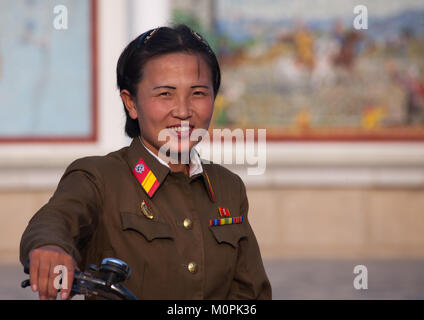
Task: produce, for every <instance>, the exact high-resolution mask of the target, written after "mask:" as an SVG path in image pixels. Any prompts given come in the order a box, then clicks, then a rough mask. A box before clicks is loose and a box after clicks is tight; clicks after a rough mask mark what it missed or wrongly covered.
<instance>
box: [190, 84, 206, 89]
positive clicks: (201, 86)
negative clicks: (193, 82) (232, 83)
mask: <svg viewBox="0 0 424 320" xmlns="http://www.w3.org/2000/svg"><path fill="white" fill-rule="evenodd" d="M190 88H191V89H195V88H205V89H209V86H204V85H197V86H191V87H190Z"/></svg>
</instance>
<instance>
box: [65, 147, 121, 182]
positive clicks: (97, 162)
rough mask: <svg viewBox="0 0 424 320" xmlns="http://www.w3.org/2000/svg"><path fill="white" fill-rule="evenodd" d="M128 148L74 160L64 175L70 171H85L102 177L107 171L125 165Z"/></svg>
mask: <svg viewBox="0 0 424 320" xmlns="http://www.w3.org/2000/svg"><path fill="white" fill-rule="evenodd" d="M127 149H128V147H124V148H122V149H120V150H117V151H114V152H111V153H109V154H107V155H103V156H87V157H83V158H79V159H76V160H74V161H73V162H72V163H71V164H70V165H69V166H68V167H67V169H66V172H65V174H66V173H70V172H72V171H85V172H87V173H91V174H94V175H102V174H103V173H105V172H108V171H114V170H117V169H118V168H119V166H125V165H126V163H127V162H126V158H125V155H126V151H127Z"/></svg>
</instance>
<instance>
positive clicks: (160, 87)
mask: <svg viewBox="0 0 424 320" xmlns="http://www.w3.org/2000/svg"><path fill="white" fill-rule="evenodd" d="M163 88H166V89H173V90H175V89H177V88H175V87H171V86H158V87H154V88H153V90H156V89H163Z"/></svg>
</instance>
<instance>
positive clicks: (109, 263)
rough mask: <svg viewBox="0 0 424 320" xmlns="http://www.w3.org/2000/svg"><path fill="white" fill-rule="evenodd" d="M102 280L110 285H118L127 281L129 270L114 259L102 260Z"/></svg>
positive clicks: (122, 263)
mask: <svg viewBox="0 0 424 320" xmlns="http://www.w3.org/2000/svg"><path fill="white" fill-rule="evenodd" d="M99 271H100V273H101V274H102V275H103V279H104V280H106V281H109V282H111V283H119V282H122V281H124V280H127V279H129V277H130V275H131V268H130V266H129V265H128V264H126V263H125V262H124V261H122V260H119V259H116V258H104V259H103V261H102V263H101V265H100V268H99Z"/></svg>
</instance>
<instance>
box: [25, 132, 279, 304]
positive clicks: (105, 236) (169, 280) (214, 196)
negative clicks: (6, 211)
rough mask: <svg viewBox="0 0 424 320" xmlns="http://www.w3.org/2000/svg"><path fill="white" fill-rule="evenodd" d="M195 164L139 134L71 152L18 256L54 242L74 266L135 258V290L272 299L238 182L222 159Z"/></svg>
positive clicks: (143, 295) (155, 295)
mask: <svg viewBox="0 0 424 320" xmlns="http://www.w3.org/2000/svg"><path fill="white" fill-rule="evenodd" d="M202 168H203V170H202V171H201V173H198V174H195V175H193V176H191V177H189V176H187V175H185V174H184V173H182V172H171V171H170V170H169V168H168V167H167V166H165V165H163V164H161V163H160V162H159V161H158V159H157V158H155V156H154V155H152V154H151V153H150V152H149V151H148V150H147V149H146V148H145V147H144V146H143V145H142V144H141V142H140V141H139V140H138V139H134V140H133V141H132V143H131V145H130V146H129V147H125V148H123V149H121V150H118V151H116V152H112V153H110V154H108V155H106V156H101V157H86V158H82V159H79V160H76V161H74V162H73V163H72V164H71V165H70V166H69V167H68V168H67V170H66V172H65V174H64V175H63V177H62V178H61V180H60V182H59V185H58V187H57V190H56V192H55V193H54V195H53V197H52V198H51V199H50V200H49V202H48V203H47V204H46V205H45V206H43V207H42V208H41V209H40V210H39V211H38V212H37V213H36V214H35V215H34V217H33V218H32V219H31V221H30V222H29V224H28V227H27V228H26V230H25V232H24V234H23V236H22V239H21V251H20V259H21V262H22V263H24V262H25V261H26V259H27V257H28V254H29V252H30V251H31V250H32V249H34V248H37V247H40V246H42V245H47V244H55V245H59V246H61V247H62V248H63V249H64V250H66V251H67V252H68V253H70V254H71V255H72V256H73V257H74V258H75V259H76V261H77V262H78V266H79V268H80V269H81V270H85V269H86V268H87V266H88V265H89V264H91V263H94V264H97V265H99V264H100V262H101V261H102V259H103V258H105V257H115V258H118V259H121V260H124V261H125V262H127V263H128V264H129V265H130V267H131V268H132V275H131V277H130V279H129V280H126V281H125V282H124V285H125V286H127V287H128V288H129V289H130V290H131V291H133V292H134V294H135V295H136V296H137V297H138V298H139V299H270V298H271V286H270V283H269V281H268V278H267V276H266V273H265V270H264V266H263V263H262V259H261V256H260V252H259V248H258V244H257V241H256V238H255V236H254V234H253V231H252V229H251V227H250V225H249V221H248V216H247V213H248V200H247V197H246V190H245V186H244V184H243V182H242V181H241V179H240V178H239V177H238V176H237V175H235V174H233V173H231V172H230V171H228V170H227V169H225V168H223V167H222V166H219V165H216V164H202ZM142 203H143V205H142ZM219 208H221V210H220V209H219ZM222 208H224V209H225V210H224V212H225V213H229V215H230V217H232V218H236V219H233V221H234V222H237V223H232V224H223V225H213V224H214V222H213V221H214V220H215V224H216V222H217V221H221V220H216V219H223V218H227V220H226V221H227V223H228V221H230V222H231V220H230V219H228V217H222V216H221V214H222ZM240 217H242V218H240ZM211 220H212V221H211ZM211 224H212V226H211Z"/></svg>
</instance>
